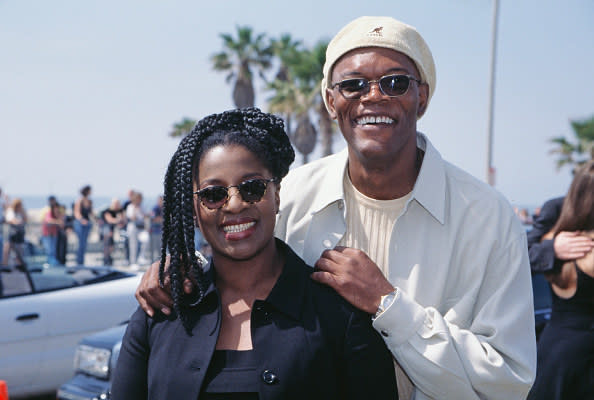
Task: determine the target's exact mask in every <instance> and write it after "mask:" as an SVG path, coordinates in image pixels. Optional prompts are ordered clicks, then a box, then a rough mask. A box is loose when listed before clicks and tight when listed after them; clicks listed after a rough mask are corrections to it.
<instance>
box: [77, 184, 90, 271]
mask: <svg viewBox="0 0 594 400" xmlns="http://www.w3.org/2000/svg"><path fill="white" fill-rule="evenodd" d="M90 196H91V187H90V186H89V185H86V186H84V187H83V188H82V189H81V190H80V197H79V198H78V200H76V202H75V203H74V232H76V236H77V237H78V250H77V251H76V264H77V265H83V264H84V263H85V252H86V251H87V239H88V237H89V232H91V227H92V226H93V224H92V218H93V201H92V200H91V198H90Z"/></svg>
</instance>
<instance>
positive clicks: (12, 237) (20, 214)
mask: <svg viewBox="0 0 594 400" xmlns="http://www.w3.org/2000/svg"><path fill="white" fill-rule="evenodd" d="M5 220H6V221H5V222H6V224H8V242H7V243H5V244H4V256H3V257H2V260H3V261H4V263H5V264H8V263H9V257H10V254H11V252H14V255H15V257H16V263H17V264H18V265H24V264H25V224H26V223H27V213H26V212H25V208H24V207H23V202H22V200H21V199H19V198H16V199H14V200H13V201H12V203H11V204H10V207H8V208H7V210H6V218H5Z"/></svg>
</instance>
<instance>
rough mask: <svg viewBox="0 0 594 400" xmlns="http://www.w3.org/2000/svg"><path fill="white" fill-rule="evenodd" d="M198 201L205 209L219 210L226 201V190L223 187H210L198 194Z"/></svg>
mask: <svg viewBox="0 0 594 400" xmlns="http://www.w3.org/2000/svg"><path fill="white" fill-rule="evenodd" d="M199 196H200V200H201V201H202V204H204V205H205V206H206V207H208V208H211V209H214V208H219V207H221V206H222V205H223V204H225V201H227V188H226V187H223V186H211V187H207V188H205V189H202V190H201V191H200V192H199Z"/></svg>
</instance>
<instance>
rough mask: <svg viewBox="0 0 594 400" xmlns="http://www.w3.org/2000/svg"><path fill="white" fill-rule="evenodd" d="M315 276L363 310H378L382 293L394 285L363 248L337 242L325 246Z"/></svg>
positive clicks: (385, 292) (371, 312) (370, 312)
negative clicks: (346, 245)
mask: <svg viewBox="0 0 594 400" xmlns="http://www.w3.org/2000/svg"><path fill="white" fill-rule="evenodd" d="M315 267H316V269H315V271H314V272H313V274H312V276H311V277H312V279H314V280H315V281H317V282H320V283H323V284H325V285H328V286H330V287H332V288H333V289H334V290H336V292H338V294H340V295H341V296H342V297H343V298H344V299H345V300H347V301H348V302H349V303H351V304H352V305H354V306H355V307H357V308H358V309H360V310H363V311H365V312H367V313H369V314H375V312H376V311H377V309H378V306H379V303H380V299H381V297H382V296H383V295H385V294H388V293H390V292H392V291H393V290H394V287H393V286H392V284H391V283H390V282H388V280H387V279H386V278H385V277H384V275H383V274H382V271H381V270H380V269H379V268H378V266H377V265H376V264H375V263H374V262H373V261H371V259H370V258H369V257H368V256H367V254H365V253H364V252H363V251H361V250H357V249H353V248H350V247H341V246H337V247H335V248H334V249H333V250H326V251H324V252H323V253H322V256H321V257H320V259H319V260H318V261H316V264H315Z"/></svg>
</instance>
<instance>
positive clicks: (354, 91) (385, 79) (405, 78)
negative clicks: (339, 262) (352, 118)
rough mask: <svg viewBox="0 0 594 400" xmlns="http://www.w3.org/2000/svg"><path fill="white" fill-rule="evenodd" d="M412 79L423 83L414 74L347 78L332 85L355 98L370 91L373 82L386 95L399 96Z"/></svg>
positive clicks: (349, 96)
mask: <svg viewBox="0 0 594 400" xmlns="http://www.w3.org/2000/svg"><path fill="white" fill-rule="evenodd" d="M411 81H415V82H417V83H418V84H421V81H420V80H418V79H417V78H415V77H414V76H412V75H386V76H382V77H381V78H379V79H377V80H369V79H365V78H351V79H345V80H343V81H340V82H337V83H335V84H334V85H332V89H334V88H335V87H337V86H338V91H339V92H340V94H342V95H343V96H344V98H346V99H349V100H355V99H358V98H360V97H361V96H363V95H365V94H367V93H369V90H370V88H371V84H372V83H377V84H378V85H379V89H380V91H381V92H382V93H383V94H384V95H386V96H389V97H398V96H402V95H403V94H405V93H406V92H407V91H408V87H409V86H410V82H411Z"/></svg>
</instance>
